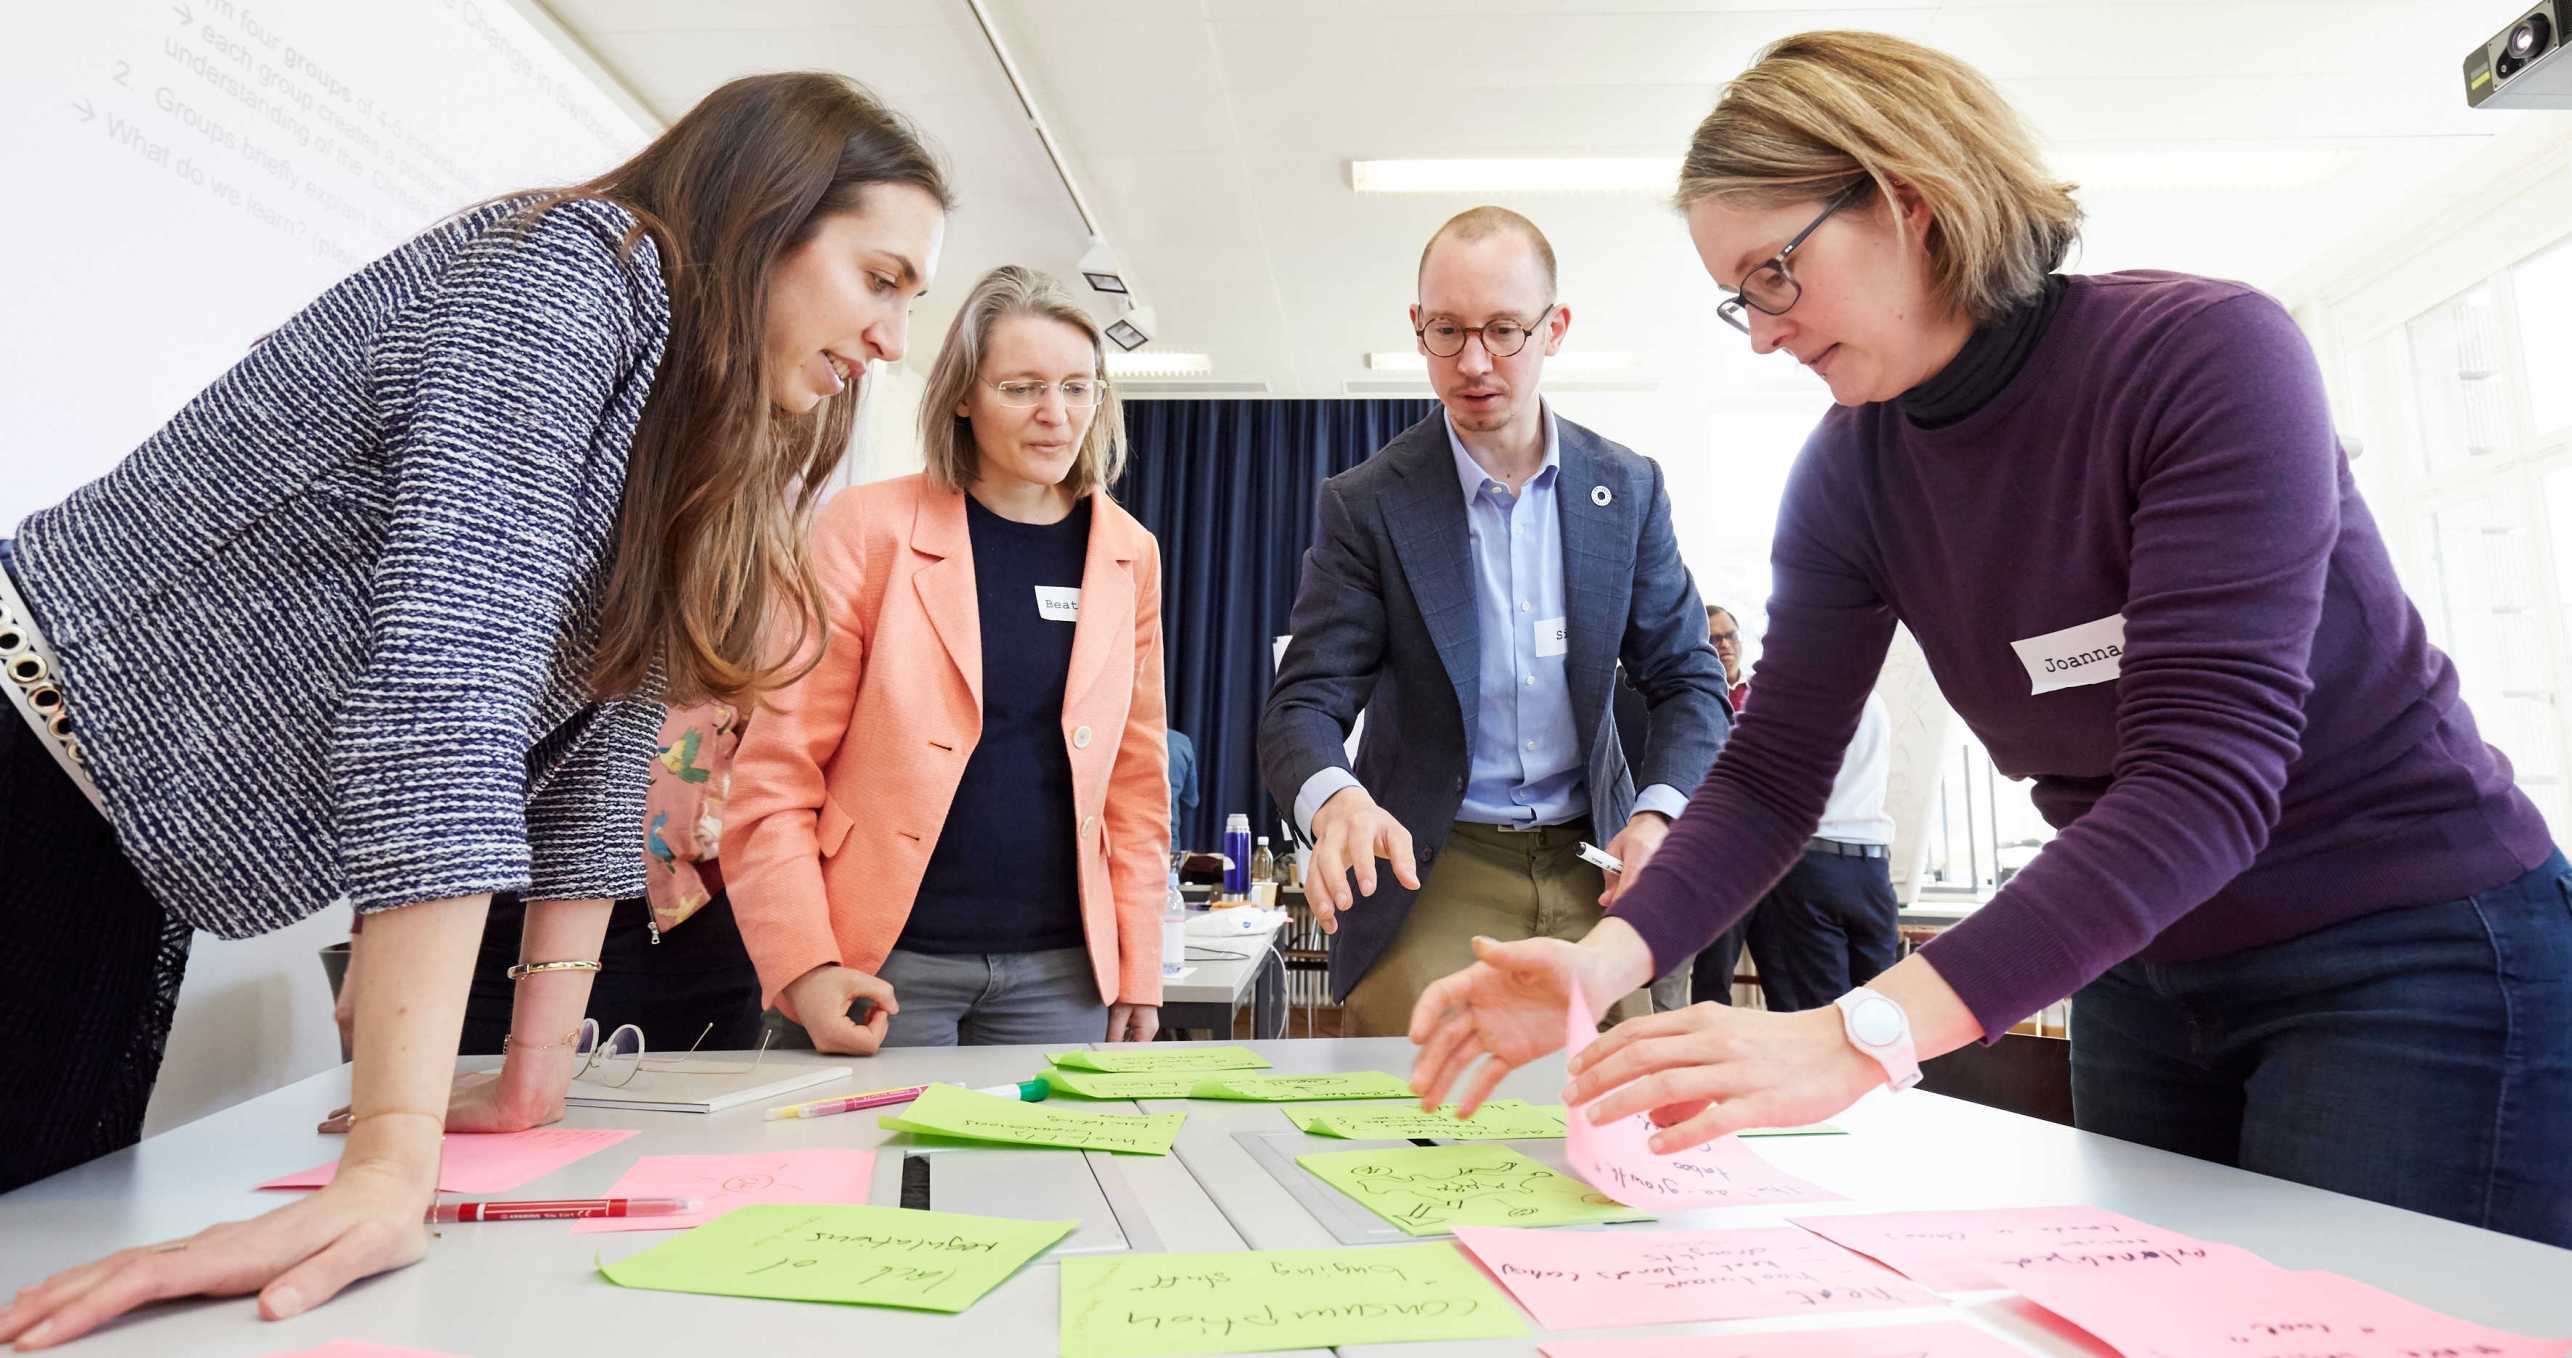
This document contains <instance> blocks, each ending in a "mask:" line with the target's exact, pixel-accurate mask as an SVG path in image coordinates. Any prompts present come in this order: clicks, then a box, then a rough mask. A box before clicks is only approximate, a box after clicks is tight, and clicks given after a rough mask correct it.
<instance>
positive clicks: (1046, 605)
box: [1036, 585, 1081, 622]
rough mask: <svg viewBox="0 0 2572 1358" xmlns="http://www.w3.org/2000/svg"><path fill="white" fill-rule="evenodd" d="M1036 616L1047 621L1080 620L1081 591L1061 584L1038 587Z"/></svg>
mask: <svg viewBox="0 0 2572 1358" xmlns="http://www.w3.org/2000/svg"><path fill="white" fill-rule="evenodd" d="M1036 616H1037V617H1040V618H1043V619H1044V620H1045V621H1047V622H1079V621H1080V620H1081V592H1080V590H1078V589H1076V588H1065V587H1064V586H1061V585H1038V586H1037V587H1036Z"/></svg>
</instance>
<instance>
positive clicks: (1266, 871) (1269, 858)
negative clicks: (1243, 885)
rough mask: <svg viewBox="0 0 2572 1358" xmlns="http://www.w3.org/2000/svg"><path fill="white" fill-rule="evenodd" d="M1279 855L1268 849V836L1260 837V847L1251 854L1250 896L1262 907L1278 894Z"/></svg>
mask: <svg viewBox="0 0 2572 1358" xmlns="http://www.w3.org/2000/svg"><path fill="white" fill-rule="evenodd" d="M1276 885H1277V855H1276V854H1274V853H1272V852H1270V851H1269V848H1268V836H1266V835H1261V836H1260V837H1259V847H1258V848H1256V849H1253V850H1251V853H1250V894H1251V897H1252V898H1253V899H1255V900H1257V901H1258V902H1259V903H1260V904H1261V905H1263V906H1264V905H1266V904H1268V902H1269V900H1270V898H1272V897H1274V896H1275V895H1276V894H1277V893H1276V891H1275V889H1274V888H1275V887H1276Z"/></svg>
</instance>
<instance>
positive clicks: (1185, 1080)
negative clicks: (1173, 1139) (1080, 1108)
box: [1037, 1067, 1205, 1099]
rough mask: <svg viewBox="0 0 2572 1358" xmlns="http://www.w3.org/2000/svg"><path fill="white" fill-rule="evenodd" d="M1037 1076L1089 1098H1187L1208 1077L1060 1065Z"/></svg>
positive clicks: (1062, 1091) (1059, 1088) (1059, 1089)
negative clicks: (1116, 1072)
mask: <svg viewBox="0 0 2572 1358" xmlns="http://www.w3.org/2000/svg"><path fill="white" fill-rule="evenodd" d="M1037 1078H1038V1079H1041V1080H1043V1081H1044V1082H1045V1083H1046V1084H1048V1085H1051V1086H1053V1089H1054V1092H1055V1093H1057V1094H1077V1095H1079V1096H1081V1097H1082V1098H1085V1099H1184V1098H1186V1097H1188V1094H1189V1092H1190V1091H1191V1090H1194V1089H1195V1088H1196V1087H1197V1081H1199V1080H1202V1079H1204V1078H1205V1077H1204V1076H1202V1075H1197V1074H1193V1073H1191V1072H1188V1071H1184V1070H1183V1071H1177V1072H1174V1073H1172V1074H1168V1075H1160V1074H1155V1073H1152V1072H1150V1071H1145V1072H1142V1073H1140V1074H1133V1075H1109V1074H1106V1073H1104V1072H1102V1071H1094V1070H1064V1069H1061V1068H1059V1067H1058V1068H1056V1069H1053V1070H1049V1071H1046V1072H1045V1073H1044V1074H1043V1075H1040V1076H1038V1077H1037Z"/></svg>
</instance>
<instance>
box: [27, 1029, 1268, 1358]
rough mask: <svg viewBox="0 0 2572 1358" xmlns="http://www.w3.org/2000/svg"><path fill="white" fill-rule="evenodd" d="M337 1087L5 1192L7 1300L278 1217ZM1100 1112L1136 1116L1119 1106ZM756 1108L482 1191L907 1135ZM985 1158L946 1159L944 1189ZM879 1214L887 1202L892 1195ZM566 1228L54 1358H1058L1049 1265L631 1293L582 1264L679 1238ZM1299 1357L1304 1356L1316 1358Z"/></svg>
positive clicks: (646, 1132)
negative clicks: (772, 1356)
mask: <svg viewBox="0 0 2572 1358" xmlns="http://www.w3.org/2000/svg"><path fill="white" fill-rule="evenodd" d="M1046 1050H1047V1049H1045V1048H1041V1047H968V1048H962V1049H956V1048H946V1049H921V1048H912V1049H905V1050H897V1051H888V1052H884V1053H882V1054H880V1055H877V1056H875V1057H871V1058H852V1057H836V1056H816V1055H814V1054H812V1053H809V1052H775V1051H772V1052H770V1053H768V1054H767V1056H766V1057H765V1061H766V1062H767V1063H768V1064H771V1065H775V1064H781V1063H782V1064H812V1065H833V1064H838V1065H848V1066H850V1067H852V1068H853V1074H852V1076H851V1077H850V1078H849V1079H848V1080H847V1081H844V1082H841V1083H838V1084H825V1085H816V1086H813V1087H811V1088H809V1089H803V1090H798V1091H796V1092H795V1093H793V1094H791V1095H788V1096H786V1097H785V1098H783V1099H780V1100H777V1102H780V1103H784V1102H801V1101H804V1100H807V1099H818V1098H827V1097H829V1096H831V1095H832V1094H835V1093H849V1092H855V1091H857V1090H861V1089H881V1088H884V1087H887V1086H892V1085H900V1084H904V1083H910V1082H917V1081H921V1080H932V1079H935V1080H952V1081H955V1082H957V1083H960V1084H964V1085H995V1084H1002V1083H1007V1082H1014V1081H1017V1080H1022V1079H1025V1078H1027V1077H1029V1076H1031V1075H1034V1074H1035V1073H1037V1072H1038V1071H1040V1070H1042V1069H1044V1066H1045V1059H1044V1052H1045V1051H1046ZM1056 1050H1060V1048H1056ZM492 1064H493V1062H492V1061H491V1059H490V1058H487V1057H486V1058H477V1059H474V1060H470V1061H467V1062H465V1063H464V1065H465V1066H466V1067H467V1068H470V1069H482V1068H486V1067H488V1066H490V1065H492ZM347 1090H348V1071H347V1068H346V1067H344V1066H343V1067H341V1068H340V1069H338V1070H335V1071H331V1072H328V1073H326V1074H323V1075H317V1076H314V1077H313V1078H311V1079H309V1080H305V1081H302V1082H301V1083H298V1084H295V1085H291V1086H288V1087H287V1088H285V1089H281V1090H278V1091H277V1092H275V1093H273V1094H269V1095H266V1096H264V1097H261V1098H258V1099H254V1100H251V1101H250V1102H248V1103H244V1104H241V1105H238V1106H236V1107H233V1108H230V1109H227V1110H225V1111H224V1112H221V1113H218V1114H215V1115H214V1116H212V1117H208V1118H203V1119H200V1120H199V1121H196V1122H192V1123H189V1124H187V1125H186V1126H184V1127H179V1128H176V1129H173V1130H171V1131H169V1132H166V1133H164V1134H162V1135H160V1136H156V1137H152V1138H150V1139H149V1140H147V1141H145V1142H143V1143H142V1144H141V1145H139V1146H136V1147H133V1148H132V1149H129V1150H125V1151H120V1152H118V1153H117V1154H114V1155H110V1156H106V1157H103V1158H101V1159H99V1160H95V1161H92V1162H91V1163H89V1164H86V1165H83V1166H80V1167H79V1168H76V1169H72V1170H68V1171H65V1172H64V1173H61V1174H58V1175H55V1176H54V1177H53V1178H50V1179H47V1180H44V1181H43V1182H41V1183H35V1184H30V1185H28V1186H27V1187H25V1188H22V1189H20V1190H18V1191H17V1192H15V1193H11V1194H8V1195H6V1196H0V1295H5V1294H7V1293H9V1292H14V1291H16V1290H17V1289H18V1288H20V1287H22V1286H25V1285H27V1284H29V1283H32V1282H35V1281H37V1280H39V1279H41V1278H43V1277H45V1276H47V1275H48V1274H51V1273H53V1272H55V1271H57V1270H59V1269H62V1268H66V1267H69V1266H71V1265H73V1264H77V1263H83V1262H86V1261H88V1260H90V1259H92V1258H95V1257H98V1256H100V1255H103V1254H107V1253H110V1252H112V1251H114V1250H117V1249H120V1248H123V1247H125V1246H129V1245H138V1244H145V1243H149V1242H153V1241H158V1240H163V1239H168V1238H171V1237H174V1236H180V1235H184V1234H187V1233H189V1232H191V1231H194V1230H197V1229H198V1228H200V1227H203V1226H206V1225H209V1224H211V1223H213V1222H216V1221H222V1220H225V1219H229V1218H239V1217H245V1216H250V1215H254V1214H256V1213H258V1212H261V1211H264V1210H266V1209H268V1208H270V1207H274V1206H276V1205H278V1203H279V1202H280V1201H282V1200H283V1198H284V1195H283V1194H279V1193H260V1192H256V1191H253V1189H252V1187H251V1186H252V1185H254V1184H257V1183H261V1182H263V1181H265V1180H268V1179H272V1178H275V1177H277V1176H279V1175H281V1174H288V1173H292V1172H294V1171H296V1170H301V1169H307V1168H310V1167H311V1166H313V1165H317V1164H321V1163H323V1162H325V1161H328V1160H331V1159H333V1158H335V1157H336V1156H337V1155H338V1154H339V1147H340V1145H341V1143H342V1140H343V1138H340V1137H326V1136H320V1135H317V1134H315V1133H314V1132H313V1130H312V1129H313V1124H314V1123H316V1122H318V1121H319V1120H320V1119H321V1118H322V1117H323V1116H325V1115H327V1114H328V1113H329V1112H330V1111H331V1110H332V1109H334V1108H336V1107H338V1106H340V1105H341V1104H343V1103H345V1102H346V1101H347ZM1085 1106H1086V1105H1085ZM1094 1106H1096V1107H1099V1108H1101V1109H1105V1110H1113V1111H1120V1112H1132V1111H1135V1110H1134V1107H1133V1105H1131V1104H1128V1103H1122V1102H1109V1103H1099V1104H1096V1105H1094ZM761 1113H762V1105H760V1104H751V1105H747V1106H744V1107H741V1108H735V1109H731V1110H729V1111H726V1112H722V1113H715V1114H710V1115H709V1114H695V1113H633V1112H620V1111H610V1110H603V1109H583V1108H575V1109H573V1110H571V1113H570V1115H569V1116H568V1117H566V1118H565V1119H564V1120H563V1122H562V1124H561V1125H563V1126H567V1127H633V1128H637V1129H639V1130H640V1131H641V1135H638V1136H635V1137H632V1138H629V1139H628V1140H626V1141H623V1142H621V1143H619V1144H617V1145H615V1146H612V1147H610V1148H608V1149H607V1150H604V1151H601V1152H599V1153H598V1154H596V1155H592V1156H590V1157H588V1158H587V1159H584V1160H581V1161H578V1162H576V1163H574V1164H572V1165H570V1166H569V1167H567V1168H565V1169H563V1170H560V1171H558V1172H556V1173H554V1174H551V1175H548V1176H546V1177H544V1178H542V1179H538V1180H536V1181H535V1182H533V1183H531V1184H529V1185H528V1186H527V1187H525V1188H523V1189H519V1190H516V1191H513V1192H510V1193H506V1194H499V1195H495V1196H499V1197H504V1198H559V1197H594V1196H604V1195H605V1193H606V1190H607V1188H608V1185H610V1184H612V1183H614V1182H615V1181H616V1178H617V1176H619V1175H621V1174H623V1173H624V1172H625V1171H626V1169H628V1168H629V1167H631V1166H632V1165H633V1163H634V1161H635V1160H636V1159H637V1158H638V1157H640V1156H644V1155H674V1154H711V1153H719V1152H746V1151H758V1150H767V1149H776V1148H782V1147H795V1146H868V1147H881V1146H885V1145H887V1143H896V1142H907V1140H908V1139H907V1138H904V1137H902V1136H901V1134H899V1133H895V1132H888V1131H885V1130H883V1129H881V1128H880V1127H878V1126H877V1125H876V1115H875V1114H873V1113H870V1112H858V1113H846V1114H842V1115H840V1116H837V1117H828V1118H812V1119H804V1120H797V1121H787V1122H768V1121H765V1120H764V1119H763V1118H762V1116H761ZM980 1153H981V1152H978V1151H976V1150H974V1149H971V1148H962V1149H942V1150H941V1151H940V1152H939V1161H938V1163H939V1170H938V1175H939V1177H940V1180H941V1181H942V1182H943V1181H944V1178H945V1176H947V1175H950V1174H953V1173H954V1172H955V1170H954V1168H953V1166H955V1165H958V1164H962V1163H968V1162H969V1161H970V1159H971V1157H973V1156H975V1155H977V1154H980ZM1004 1153H1005V1154H1012V1155H1020V1156H1021V1159H1020V1160H1019V1161H1018V1163H1020V1164H1023V1163H1024V1159H1023V1153H1020V1152H1004ZM1040 1154H1043V1155H1046V1156H1048V1157H1051V1156H1062V1157H1072V1156H1076V1155H1079V1154H1081V1153H1080V1152H1075V1151H1054V1152H1040ZM1112 1158H1113V1160H1114V1162H1115V1169H1116V1171H1118V1172H1119V1173H1120V1174H1121V1176H1122V1177H1123V1179H1124V1180H1125V1183H1126V1186H1127V1187H1128V1188H1129V1189H1130V1190H1131V1191H1132V1194H1133V1197H1134V1198H1135V1199H1136V1200H1137V1201H1138V1202H1139V1203H1140V1205H1141V1206H1142V1208H1143V1210H1144V1212H1145V1213H1146V1215H1147V1216H1148V1218H1149V1229H1150V1230H1151V1231H1152V1233H1153V1234H1154V1235H1155V1236H1157V1237H1158V1238H1159V1240H1160V1242H1161V1248H1163V1249H1165V1250H1169V1251H1173V1252H1179V1251H1198V1250H1236V1249H1240V1248H1242V1247H1243V1246H1242V1241H1241V1238H1240V1237H1239V1236H1238V1235H1236V1234H1235V1233H1234V1232H1233V1230H1232V1228H1231V1227H1230V1225H1228V1224H1227V1223H1226V1222H1225V1220H1224V1218H1223V1215H1222V1214H1221V1213H1220V1212H1219V1211H1217V1210H1216V1209H1215V1207H1214V1204H1213V1203H1212V1202H1211V1200H1209V1199H1208V1198H1207V1197H1206V1194H1205V1192H1204V1190H1203V1189H1202V1188H1201V1187H1199V1186H1198V1184H1197V1182H1196V1180H1195V1179H1194V1178H1193V1177H1191V1175H1190V1174H1189V1172H1188V1170H1187V1168H1186V1167H1185V1166H1184V1165H1183V1164H1182V1163H1181V1162H1180V1161H1179V1159H1178V1157H1176V1156H1175V1155H1173V1156H1134V1155H1125V1156H1115V1157H1112ZM888 1161H898V1157H897V1156H895V1155H893V1154H889V1153H888V1154H881V1155H879V1157H878V1160H877V1165H876V1180H875V1182H876V1183H877V1184H878V1185H883V1184H885V1183H886V1181H887V1180H886V1176H887V1175H888V1174H898V1170H897V1169H895V1168H893V1167H892V1166H889V1165H888V1164H887V1162H888ZM1066 1168H1067V1169H1069V1168H1071V1167H1070V1166H1068V1165H1067V1166H1066ZM994 1187H1001V1188H1005V1187H1006V1185H994ZM878 1200H879V1201H883V1202H888V1203H889V1202H891V1201H893V1199H892V1198H891V1197H888V1196H879V1199H878ZM933 1205H934V1204H933ZM1031 1215H1032V1213H1031ZM571 1225H572V1223H570V1222H568V1221H525V1222H493V1223H487V1224H482V1225H467V1226H443V1227H437V1228H434V1229H436V1230H437V1231H438V1232H439V1234H438V1236H437V1237H436V1238H435V1239H433V1240H432V1241H431V1242H430V1246H429V1254H428V1257H427V1258H426V1259H424V1260H422V1261H421V1262H420V1263H418V1264H415V1265H413V1266H411V1267H410V1268H407V1269H404V1270H401V1271H400V1272H397V1273H392V1274H387V1275H384V1276H381V1277H377V1278H372V1279H368V1280H366V1281H364V1282H360V1283H358V1284H357V1285H355V1286H354V1287H352V1288H350V1289H349V1290H348V1291H346V1292H343V1293H342V1294H340V1296H339V1298H338V1299H337V1300H335V1301H333V1302H331V1303H330V1304H329V1305H327V1306H323V1307H320V1308H317V1309H315V1310H313V1311H310V1312H307V1313H305V1314H304V1315H301V1316H298V1317H296V1318H295V1319H293V1320H288V1321H282V1322H277V1323H273V1324H271V1323H265V1322H262V1321H260V1320H259V1319H258V1317H257V1302H256V1300H255V1299H254V1298H250V1297H241V1298H236V1299H229V1300H218V1301H196V1302H187V1303H180V1304H173V1305H169V1306H163V1307H158V1308H154V1309H151V1310H148V1311H145V1312H143V1313H140V1314H139V1315H135V1316H129V1317H128V1318H127V1319H125V1320H123V1321H121V1322H117V1323H114V1324H111V1325H110V1326H109V1327H107V1328H105V1329H103V1330H100V1331H97V1332H95V1333H93V1334H92V1335H91V1336H90V1337H89V1338H86V1339H83V1340H80V1341H79V1342H77V1343H75V1344H72V1345H69V1346H66V1347H65V1348H63V1349H62V1350H61V1352H63V1353H64V1354H66V1355H74V1356H76V1358H123V1356H124V1355H135V1356H136V1358H140V1356H142V1355H150V1356H151V1358H169V1356H170V1355H186V1356H187V1358H246V1356H248V1355H265V1354H271V1353H276V1352H279V1351H282V1350H292V1349H301V1348H310V1347H313V1346H315V1345H319V1344H322V1343H326V1342H328V1341H330V1340H333V1339H367V1340H373V1341H375V1342H377V1343H382V1344H398V1345H409V1346H414V1347H419V1348H427V1349H434V1350H439V1351H443V1352H448V1353H454V1354H460V1355H465V1358H515V1355H521V1354H525V1355H543V1356H544V1358H556V1356H557V1355H565V1354H571V1355H583V1356H584V1358H586V1356H587V1355H596V1356H597V1358H642V1356H643V1355H657V1354H664V1353H734V1352H744V1353H748V1352H767V1353H791V1354H816V1355H819V1354H829V1355H846V1354H852V1353H867V1354H906V1353H907V1354H922V1355H931V1356H932V1358H968V1355H970V1356H971V1358H980V1356H981V1355H986V1354H995V1355H996V1354H1009V1355H1020V1354H1049V1353H1052V1352H1054V1350H1055V1347H1056V1340H1057V1333H1058V1326H1059V1317H1058V1312H1057V1303H1058V1299H1059V1296H1060V1289H1061V1280H1060V1270H1059V1269H1058V1268H1057V1267H1056V1266H1055V1265H1054V1264H1052V1263H1050V1262H1047V1261H1046V1260H1044V1259H1040V1260H1039V1261H1038V1262H1036V1263H1034V1264H1031V1265H1029V1266H1028V1267H1026V1268H1024V1269H1021V1270H1020V1271H1019V1272H1018V1274H1017V1275H1016V1276H1014V1277H1012V1278H1011V1279H1009V1281H1007V1282H1005V1283H1003V1284H1001V1285H1000V1286H999V1287H997V1288H994V1289H993V1290H992V1291H991V1292H990V1293H989V1294H987V1295H985V1296H984V1297H983V1298H982V1299H981V1300H980V1301H978V1302H976V1303H975V1304H974V1305H973V1306H972V1307H971V1308H969V1309H968V1310H966V1311H965V1312H964V1313H962V1314H961V1315H954V1316H949V1315H940V1314H935V1313H930V1312H920V1311H902V1310H894V1309H889V1308H883V1307H872V1306H834V1305H826V1304H820V1303H804V1302H781V1301H765V1300H751V1299H744V1298H733V1297H704V1296H693V1295H684V1294H679V1293H671V1292H648V1291H637V1290H630V1289H627V1288H622V1287H618V1286H616V1285H615V1284H613V1283H610V1282H608V1281H607V1280H606V1279H604V1278H602V1277H600V1276H599V1275H598V1273H597V1270H596V1267H595V1263H594V1260H595V1259H596V1258H598V1257H605V1258H608V1259H616V1258H622V1257H624V1256H625V1255H628V1254H635V1253H639V1252H641V1251H642V1250H645V1249H648V1248H650V1247H651V1246H652V1245H654V1244H656V1243H658V1242H659V1241H662V1240H666V1239H669V1238H670V1236H669V1235H667V1234H666V1233H662V1232H656V1231H645V1232H635V1233H615V1234H599V1235H573V1234H571V1233H570V1228H571ZM1305 1352H1306V1354H1307V1355H1308V1358H1310V1356H1311V1355H1312V1353H1313V1351H1311V1350H1306V1351H1305Z"/></svg>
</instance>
